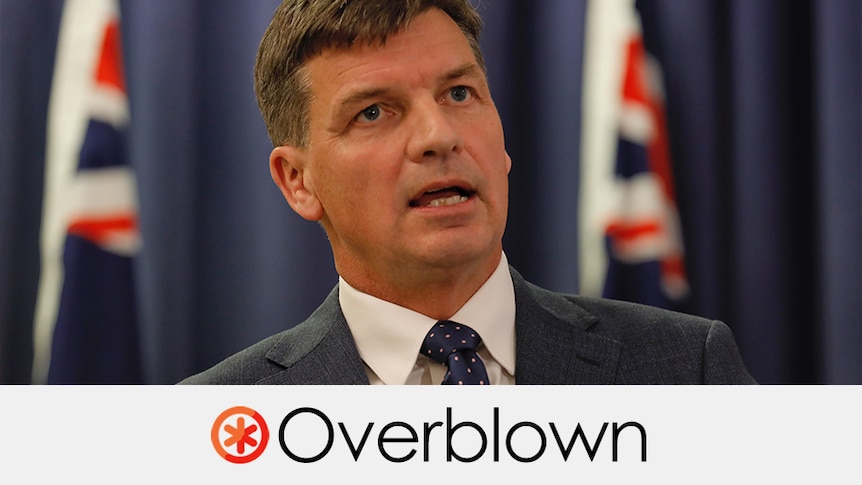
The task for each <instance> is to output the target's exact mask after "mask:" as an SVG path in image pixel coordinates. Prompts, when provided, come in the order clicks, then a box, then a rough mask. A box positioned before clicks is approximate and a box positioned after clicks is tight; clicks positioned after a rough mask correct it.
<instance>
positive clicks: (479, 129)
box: [273, 9, 511, 283]
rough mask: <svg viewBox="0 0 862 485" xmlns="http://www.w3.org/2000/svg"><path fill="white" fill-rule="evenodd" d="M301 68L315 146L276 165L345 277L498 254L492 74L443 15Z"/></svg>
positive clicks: (502, 194) (503, 185)
mask: <svg viewBox="0 0 862 485" xmlns="http://www.w3.org/2000/svg"><path fill="white" fill-rule="evenodd" d="M306 68H307V72H308V74H309V77H310V80H311V93H312V101H311V109H310V131H309V135H310V138H309V139H310V143H309V146H308V148H307V149H304V150H299V149H293V151H289V152H287V153H292V154H293V155H289V156H285V157H284V158H285V159H289V158H291V156H293V157H294V159H295V162H293V167H292V169H291V168H289V167H287V165H284V162H281V163H282V168H283V169H284V170H293V169H296V170H293V171H292V173H293V174H294V176H297V174H300V175H301V184H300V183H297V184H295V186H301V189H302V190H303V191H304V193H303V194H301V196H300V199H301V201H300V203H295V201H291V197H290V196H288V200H289V201H290V202H291V206H292V207H293V208H294V209H295V210H296V211H297V212H298V213H300V215H302V216H303V217H305V218H307V219H311V220H320V221H321V222H322V224H323V226H324V228H325V229H326V231H327V235H328V236H329V239H330V242H331V244H332V247H333V253H334V256H335V261H336V265H337V266H338V267H339V272H341V273H342V276H344V277H345V279H347V280H348V282H351V275H348V274H345V272H347V273H352V274H355V275H361V277H363V278H370V279H372V280H373V279H383V280H385V281H398V280H399V279H403V278H408V277H411V274H412V272H419V271H423V270H429V269H433V268H456V267H459V265H461V267H463V265H464V264H467V266H469V265H470V263H473V264H475V263H476V261H485V262H487V261H490V260H493V259H496V258H498V257H499V253H500V251H501V238H502V235H503V231H504V228H505V224H506V212H507V198H508V172H509V168H510V166H511V161H510V159H509V156H508V155H507V153H506V151H505V146H504V141H503V130H502V126H501V123H500V118H499V115H498V114H497V110H496V107H495V106H494V103H493V101H492V100H491V96H490V92H489V89H488V85H487V81H486V79H485V76H484V74H483V72H482V70H481V68H480V67H479V65H478V64H477V62H476V59H475V57H474V55H473V51H472V50H471V48H470V46H469V44H468V42H467V39H466V37H465V36H464V34H463V33H462V32H461V31H460V30H459V28H458V27H457V25H456V24H455V23H454V22H453V21H452V20H451V19H450V18H449V17H448V16H447V15H446V14H445V13H443V12H442V11H440V10H437V9H432V10H429V11H428V12H425V13H424V14H422V15H420V16H418V17H417V18H415V19H414V20H413V21H412V22H411V23H410V25H409V26H408V27H407V28H406V29H405V30H404V31H402V32H400V33H398V34H396V35H393V36H391V37H389V38H388V39H387V41H386V43H385V44H384V45H382V46H381V45H379V44H375V45H372V46H367V45H357V46H354V47H352V48H351V49H349V50H326V51H324V52H323V53H322V54H321V55H320V56H318V57H316V58H314V59H312V60H311V61H309V62H308V63H307V64H306ZM278 153H279V149H278V148H277V149H276V150H275V151H274V152H273V157H274V158H273V160H277V159H278V157H277V154H278ZM288 162H290V160H288ZM275 165H276V162H273V166H274V169H273V170H274V172H273V173H274V177H276V182H277V183H278V176H276V171H277V169H278V167H275ZM281 177H282V178H284V177H287V178H290V177H289V174H288V175H284V174H282V175H281ZM279 185H282V184H279ZM282 188H283V189H284V187H282ZM286 195H287V191H286ZM486 266H487V265H486ZM348 268H349V270H348ZM343 270H344V271H343ZM393 278H394V279H393ZM351 283H352V282H351Z"/></svg>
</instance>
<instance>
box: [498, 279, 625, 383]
mask: <svg viewBox="0 0 862 485" xmlns="http://www.w3.org/2000/svg"><path fill="white" fill-rule="evenodd" d="M511 272H512V281H513V282H514V285H515V305H516V308H517V310H516V317H515V334H516V349H517V351H516V353H517V356H516V363H515V381H516V383H517V384H612V383H613V382H614V379H615V376H616V373H617V366H618V362H619V354H620V344H619V342H617V341H615V340H612V339H610V338H607V337H604V336H601V335H597V334H595V333H591V332H590V329H591V327H593V326H594V325H596V324H597V323H598V319H597V318H596V317H595V316H594V315H593V314H592V313H590V312H588V311H587V310H585V309H584V308H582V307H581V306H579V305H578V304H577V303H575V298H574V297H567V296H562V295H560V294H558V293H553V292H550V291H547V290H544V289H542V288H539V287H538V286H535V285H532V284H530V283H528V282H526V281H525V280H524V278H523V277H522V276H521V275H520V274H518V272H517V271H515V270H514V269H511Z"/></svg>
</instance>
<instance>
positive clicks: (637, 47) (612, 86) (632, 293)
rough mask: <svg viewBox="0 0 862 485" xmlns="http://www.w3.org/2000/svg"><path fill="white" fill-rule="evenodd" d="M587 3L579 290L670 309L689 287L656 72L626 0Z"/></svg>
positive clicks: (658, 71)
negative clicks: (586, 127) (584, 271)
mask: <svg viewBox="0 0 862 485" xmlns="http://www.w3.org/2000/svg"><path fill="white" fill-rule="evenodd" d="M588 5H589V6H588V9H590V10H592V12H590V10H588V12H589V13H588V37H587V49H588V51H587V65H586V66H585V82H584V84H585V86H584V89H585V93H584V95H585V97H584V105H585V112H584V114H585V120H584V125H590V124H592V125H593V126H591V128H590V130H591V131H585V133H584V137H583V140H582V143H584V144H586V146H587V147H586V148H585V150H584V152H583V153H582V155H583V156H582V172H583V173H584V177H582V180H583V183H584V185H583V186H582V199H581V204H582V207H581V215H582V232H583V233H585V234H588V235H589V236H588V237H589V239H586V238H585V236H584V235H583V234H582V239H581V241H582V243H585V244H583V246H584V247H582V251H584V250H586V252H582V259H581V262H582V265H583V266H585V267H586V268H587V269H591V271H592V272H591V273H590V278H592V279H586V277H585V276H584V275H583V274H582V279H581V283H582V289H586V290H587V291H585V292H586V293H590V292H592V293H594V294H599V293H600V294H601V295H603V296H605V297H608V298H615V299H621V300H628V301H635V302H639V303H645V304H649V305H653V306H660V307H672V306H674V304H675V303H676V302H678V301H680V300H682V299H684V298H685V296H686V295H687V294H688V290H689V288H688V282H687V278H686V275H685V268H684V257H683V255H684V253H683V244H682V234H681V228H680V223H679V214H678V212H677V205H676V196H675V193H674V185H673V177H672V168H671V158H670V149H669V140H668V131H667V124H666V120H665V111H664V92H663V89H662V84H663V82H662V76H661V71H660V69H659V66H658V64H657V63H656V62H655V60H654V59H653V58H652V57H650V56H649V54H648V53H647V51H646V49H645V48H644V43H643V38H642V35H641V25H640V19H639V16H638V15H637V11H636V9H635V6H634V2H633V0H600V1H592V2H590V3H589V4H588ZM590 22H592V24H590ZM590 33H592V35H591V34H590ZM599 59H601V60H599ZM591 69H593V70H595V72H593V71H591ZM591 75H595V76H597V78H593V79H587V78H588V77H589V76H591ZM600 83H601V84H600ZM588 137H591V138H588ZM596 145H599V146H598V147H597V146H596ZM586 184H592V186H587V185H586ZM585 259H588V260H585Z"/></svg>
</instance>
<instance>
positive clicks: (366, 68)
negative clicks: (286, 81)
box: [306, 9, 478, 101]
mask: <svg viewBox="0 0 862 485" xmlns="http://www.w3.org/2000/svg"><path fill="white" fill-rule="evenodd" d="M468 64H473V65H476V66H477V67H478V63H477V62H476V58H475V56H474V53H473V50H472V49H471V47H470V44H469V42H468V41H467V38H466V36H465V35H464V33H463V32H461V30H460V28H459V27H458V26H457V24H455V22H454V21H453V20H452V19H451V18H450V17H449V16H448V15H447V14H446V13H444V12H443V11H441V10H439V9H430V10H428V11H426V12H424V13H422V14H420V15H418V16H417V17H416V18H414V19H413V20H412V21H411V22H410V23H409V24H408V25H407V26H406V27H405V28H404V29H403V30H401V31H399V32H397V33H395V34H393V35H392V36H390V37H389V38H387V40H386V41H385V42H384V43H381V42H375V43H372V44H359V45H354V46H352V47H350V48H347V49H325V50H324V51H323V52H321V54H320V55H318V56H316V57H314V58H313V59H311V60H309V61H308V62H307V63H306V69H307V72H308V73H309V77H310V80H311V89H312V92H313V94H314V98H315V99H318V100H320V99H321V98H326V99H327V100H329V101H336V100H337V99H339V98H343V97H344V95H345V91H351V90H353V89H363V87H362V86H364V87H365V88H367V87H368V85H376V84H396V85H403V86H404V87H408V86H409V85H413V84H417V83H418V84H421V83H427V82H432V81H433V80H434V79H436V78H437V77H439V76H440V75H441V74H443V73H445V72H447V71H451V70H454V69H458V68H462V67H463V66H465V65H468Z"/></svg>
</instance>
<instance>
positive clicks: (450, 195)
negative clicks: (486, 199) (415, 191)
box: [410, 187, 475, 207]
mask: <svg viewBox="0 0 862 485" xmlns="http://www.w3.org/2000/svg"><path fill="white" fill-rule="evenodd" d="M474 193H475V192H474V191H472V190H467V189H464V188H461V187H443V188H441V189H435V190H429V191H427V192H424V193H422V194H421V195H420V196H419V197H417V198H415V199H413V200H411V201H410V207H444V206H449V205H455V204H460V203H462V202H466V201H467V200H468V199H469V198H470V197H472V196H473V194H474Z"/></svg>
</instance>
